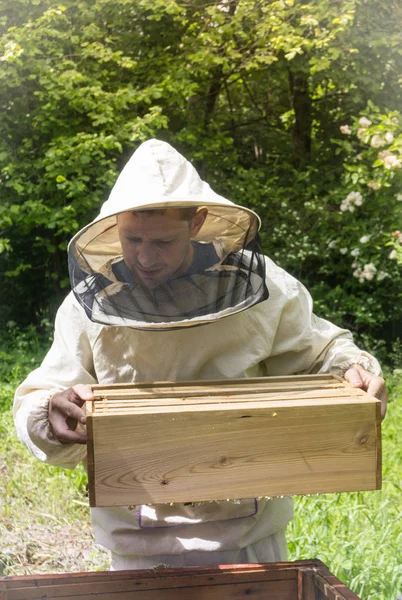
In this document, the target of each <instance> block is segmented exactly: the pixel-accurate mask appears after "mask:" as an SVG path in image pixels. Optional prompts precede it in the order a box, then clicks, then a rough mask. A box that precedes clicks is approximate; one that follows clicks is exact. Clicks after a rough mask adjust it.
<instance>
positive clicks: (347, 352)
mask: <svg viewBox="0 0 402 600" xmlns="http://www.w3.org/2000/svg"><path fill="white" fill-rule="evenodd" d="M277 281H278V280H277ZM280 283H281V286H280V287H281V292H280V294H279V295H278V294H277V307H278V313H277V314H278V319H277V321H276V323H277V328H276V331H275V335H274V339H273V345H272V349H271V353H270V356H269V358H268V359H267V361H266V364H267V368H268V372H270V373H278V374H279V373H280V374H295V373H333V374H335V375H339V376H341V377H343V376H344V374H345V372H346V371H347V370H348V369H349V368H350V367H351V366H352V365H353V364H354V363H358V364H360V365H361V366H362V367H363V368H364V369H366V370H367V371H369V372H371V373H373V374H374V375H381V367H380V365H379V363H378V361H377V360H376V358H375V357H373V356H372V355H371V354H369V353H368V352H365V351H364V350H361V349H360V348H359V347H358V346H356V344H355V343H354V341H353V337H352V334H351V333H350V331H348V330H346V329H341V328H340V327H337V326H336V325H334V324H333V323H330V322H329V321H327V320H325V319H322V318H320V317H317V316H316V315H315V314H314V313H313V302H312V299H311V296H310V294H309V292H308V291H307V290H306V288H305V287H304V286H303V285H302V284H301V283H300V282H299V281H297V280H296V279H294V278H293V277H291V276H290V275H288V274H286V275H285V276H284V277H283V279H282V278H281V282H280ZM274 295H275V294H274Z"/></svg>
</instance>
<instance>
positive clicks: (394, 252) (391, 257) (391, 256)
mask: <svg viewBox="0 0 402 600" xmlns="http://www.w3.org/2000/svg"><path fill="white" fill-rule="evenodd" d="M396 257H397V253H396V250H395V249H394V250H391V252H390V253H389V257H388V258H390V259H391V260H394V259H395V258H396Z"/></svg>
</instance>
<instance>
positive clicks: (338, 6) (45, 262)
mask: <svg viewBox="0 0 402 600" xmlns="http://www.w3.org/2000/svg"><path fill="white" fill-rule="evenodd" d="M401 22H402V6H401V3H400V2H398V1H393V2H392V1H391V2H386V3H384V2H381V1H380V0H364V1H363V0H336V1H333V0H315V1H312V0H275V1H273V0H268V1H267V0H264V1H262V0H220V1H210V0H209V1H207V0H194V1H191V2H190V1H186V0H177V1H176V0H163V1H162V0H78V1H77V0H65V1H64V2H59V1H57V0H14V2H13V3H12V4H11V3H10V2H8V0H0V62H1V70H0V180H1V181H0V190H1V198H0V270H1V274H2V286H1V291H0V319H1V323H0V325H2V326H3V327H4V326H5V324H6V323H8V322H10V321H11V322H16V323H18V324H21V325H24V326H26V325H27V324H31V323H34V324H36V325H37V324H38V323H40V321H41V319H43V317H44V316H47V314H48V311H49V309H50V315H52V314H53V313H54V310H55V308H56V307H57V305H58V303H59V301H60V299H61V297H62V296H63V295H65V294H66V293H67V290H68V286H69V283H68V278H67V268H66V247H67V243H68V240H69V239H70V238H71V237H72V235H73V234H74V233H75V232H76V231H77V230H78V228H79V227H81V226H82V225H83V224H85V223H87V222H88V220H89V219H92V218H93V217H94V216H95V215H96V214H97V213H98V211H99V207H100V205H101V203H102V201H103V200H105V199H106V198H107V195H108V191H109V190H110V188H111V187H112V185H113V183H114V181H115V179H116V177H117V174H118V172H119V170H120V169H121V167H122V166H123V165H124V163H125V162H126V160H127V159H128V157H129V156H130V154H131V153H132V152H133V151H134V150H135V148H136V147H137V146H138V145H139V144H140V143H141V142H142V141H144V140H145V139H147V138H149V137H151V136H156V137H160V138H162V139H165V140H167V141H169V142H171V143H172V144H173V145H175V146H176V147H177V148H178V149H179V150H180V151H181V152H182V153H183V154H184V155H186V156H187V157H189V158H190V159H191V160H192V161H193V162H194V164H195V166H196V167H197V168H198V169H199V171H200V172H201V174H202V176H203V177H204V178H206V179H207V180H208V181H209V182H210V183H211V184H212V186H213V187H214V188H215V189H216V190H217V191H219V192H220V193H222V194H224V195H227V196H228V197H229V198H230V199H232V200H234V201H235V202H239V203H241V204H244V205H246V206H250V207H252V208H253V209H255V210H256V211H257V212H258V213H259V214H260V215H261V217H262V219H263V229H262V240H263V244H264V248H265V250H266V252H267V253H268V254H269V255H270V256H271V257H272V258H273V259H274V260H276V261H278V262H279V263H280V265H281V266H283V267H285V268H286V269H288V270H289V271H291V272H292V273H293V274H295V275H296V276H297V277H298V278H300V279H301V280H302V281H303V282H305V283H306V284H307V286H308V287H309V289H310V290H311V292H312V294H313V297H314V299H315V301H316V312H318V314H320V315H322V316H325V317H327V318H329V319H332V320H334V321H335V322H337V323H339V324H340V325H344V326H346V327H348V328H350V329H352V330H353V331H354V332H355V333H356V334H357V336H358V339H360V341H362V342H363V343H364V345H365V346H366V347H367V346H369V347H371V349H372V350H374V351H376V352H377V354H379V356H380V358H381V357H382V358H384V357H386V358H387V357H389V356H390V351H391V352H392V356H393V359H392V360H393V361H394V363H396V362H398V361H399V359H400V356H401V352H400V342H399V341H398V340H400V338H401V336H402V333H401V330H402V325H401V323H402V319H401V311H402V302H401V293H402V286H401V281H402V280H401V274H400V267H399V263H398V259H400V260H401V259H402V253H401V245H400V242H401V239H402V238H401V237H400V236H399V234H398V227H400V221H401V207H402V202H401V200H402V195H401V193H402V186H401V183H402V169H401V167H402V163H401V152H402V117H401V115H400V112H399V111H401V110H402V105H401V102H402V87H401V86H402V79H401V75H400V73H401V72H402V42H401V38H400V23H401ZM362 118H363V121H362ZM340 128H342V130H341V129H340ZM384 153H385V154H384ZM350 193H352V194H354V196H353V195H352V201H346V200H345V199H346V198H349V199H350V198H351V196H349V194H350ZM356 198H357V199H358V200H357V204H356V203H355V202H354V200H356ZM360 198H361V200H360ZM392 232H394V234H393V235H392Z"/></svg>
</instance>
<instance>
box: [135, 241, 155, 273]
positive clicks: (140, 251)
mask: <svg viewBox="0 0 402 600" xmlns="http://www.w3.org/2000/svg"><path fill="white" fill-rule="evenodd" d="M137 260H138V262H139V264H140V265H141V267H144V268H145V269H149V268H151V267H153V266H154V265H155V264H157V262H158V249H157V248H156V247H155V245H154V244H150V243H147V242H143V243H142V244H140V246H139V247H138V248H137Z"/></svg>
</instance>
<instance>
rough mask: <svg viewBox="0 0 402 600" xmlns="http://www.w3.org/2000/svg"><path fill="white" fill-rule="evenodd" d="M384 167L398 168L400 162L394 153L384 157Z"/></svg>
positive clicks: (401, 163) (400, 164) (401, 165)
mask: <svg viewBox="0 0 402 600" xmlns="http://www.w3.org/2000/svg"><path fill="white" fill-rule="evenodd" d="M384 167H385V168H386V169H400V168H401V167H402V162H401V160H400V159H399V158H398V157H397V156H395V154H390V155H389V156H386V157H385V158H384Z"/></svg>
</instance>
